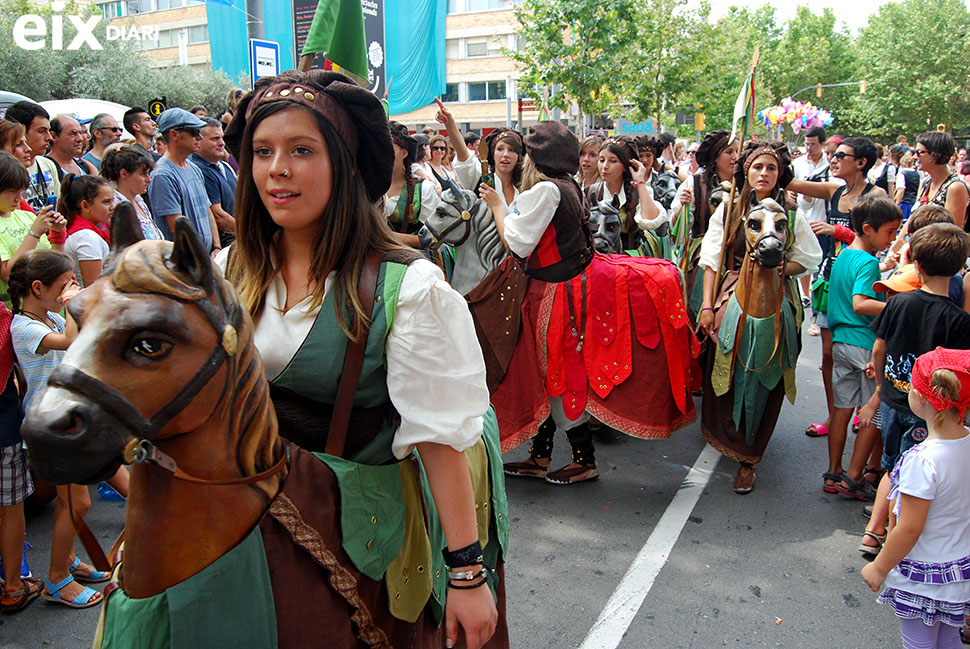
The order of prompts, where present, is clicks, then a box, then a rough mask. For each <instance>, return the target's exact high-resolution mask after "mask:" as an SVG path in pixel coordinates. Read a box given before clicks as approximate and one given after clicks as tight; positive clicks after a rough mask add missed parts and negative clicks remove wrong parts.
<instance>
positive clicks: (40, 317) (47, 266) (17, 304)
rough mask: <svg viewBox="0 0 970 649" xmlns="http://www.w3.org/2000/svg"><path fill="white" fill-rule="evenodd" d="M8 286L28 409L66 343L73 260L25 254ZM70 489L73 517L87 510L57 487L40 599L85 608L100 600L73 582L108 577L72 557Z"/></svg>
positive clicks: (81, 490) (78, 494) (79, 498)
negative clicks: (65, 311) (64, 311)
mask: <svg viewBox="0 0 970 649" xmlns="http://www.w3.org/2000/svg"><path fill="white" fill-rule="evenodd" d="M9 281H10V289H9V290H10V300H11V302H12V303H13V311H14V313H15V314H16V315H14V317H13V324H11V326H10V333H11V335H12V336H13V344H14V349H15V350H16V352H17V358H18V359H20V363H21V366H22V367H23V371H24V376H26V378H27V394H26V396H25V397H24V409H25V410H26V409H29V408H30V402H31V400H32V399H33V398H34V396H35V395H37V393H38V392H40V391H41V390H43V389H44V388H45V387H46V386H47V378H48V377H49V376H50V374H51V372H53V371H54V368H56V367H57V365H58V364H59V363H60V362H61V359H62V358H63V357H64V350H66V349H67V346H68V343H69V341H68V338H67V336H65V335H64V324H65V322H64V318H63V317H61V316H60V314H59V312H60V311H61V309H63V308H64V305H65V304H66V303H67V301H68V300H70V299H71V298H72V297H73V296H74V295H76V294H77V292H78V291H79V290H80V288H79V287H78V284H77V281H76V280H75V279H74V264H73V263H72V262H71V258H70V257H69V256H67V255H66V254H64V253H63V252H58V251H56V250H34V251H31V252H29V253H27V254H26V255H24V256H23V257H21V258H20V259H18V260H17V262H16V263H15V264H14V265H13V268H12V269H11V271H10V280H9ZM68 489H70V490H71V492H70V495H71V500H72V501H73V502H72V504H73V506H74V511H75V512H76V513H77V514H79V515H80V516H82V517H83V516H84V515H85V514H86V513H87V511H88V508H90V506H91V498H90V496H89V495H88V489H87V487H85V486H82V485H65V486H58V487H57V502H56V504H55V506H54V534H53V538H52V539H51V562H50V568H49V570H48V573H47V577H46V578H45V579H44V586H45V588H44V592H43V594H42V596H43V598H44V599H46V600H48V601H51V602H58V603H61V604H65V605H67V606H69V607H71V608H87V607H89V606H94V605H95V604H98V603H99V602H100V601H101V598H102V595H101V593H99V592H97V591H96V590H94V589H92V588H87V587H84V586H80V585H79V584H78V583H76V581H77V582H89V583H96V582H102V581H107V579H108V577H109V575H108V574H107V573H104V572H100V571H97V570H95V569H94V568H93V567H91V566H89V565H88V564H86V563H82V562H81V560H80V558H79V557H77V556H76V555H75V554H74V537H75V532H74V524H73V523H72V522H71V515H70V510H69V509H68V507H69V505H68ZM126 493H127V490H126Z"/></svg>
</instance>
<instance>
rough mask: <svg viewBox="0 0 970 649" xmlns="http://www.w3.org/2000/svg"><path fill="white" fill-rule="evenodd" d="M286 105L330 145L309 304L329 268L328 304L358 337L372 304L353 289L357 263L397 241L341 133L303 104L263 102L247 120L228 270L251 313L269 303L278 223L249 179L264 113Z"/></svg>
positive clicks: (319, 293)
mask: <svg viewBox="0 0 970 649" xmlns="http://www.w3.org/2000/svg"><path fill="white" fill-rule="evenodd" d="M306 85H311V84H309V83H307V84H306ZM290 108H297V109H299V110H306V111H308V112H309V113H310V114H311V115H313V116H314V118H315V119H316V123H317V127H318V128H319V129H320V133H321V135H322V136H323V139H324V141H325V142H326V143H327V148H328V149H329V151H330V161H331V165H332V168H333V192H332V194H331V196H330V201H329V203H328V204H327V207H326V209H325V210H324V213H323V216H322V217H321V218H320V220H319V222H318V224H317V236H316V239H315V241H314V245H313V252H312V257H311V259H310V276H309V277H308V279H309V280H310V281H311V282H312V283H313V285H314V289H313V300H312V307H313V308H317V307H319V306H320V305H321V304H322V303H323V297H324V287H325V283H326V279H327V277H328V276H330V274H331V273H333V274H334V281H333V291H334V300H333V303H334V309H335V311H336V312H337V320H338V322H339V323H340V328H341V329H342V330H343V331H344V333H345V334H347V336H348V337H349V338H350V339H351V340H357V338H358V337H359V336H360V335H361V333H362V332H363V327H365V326H367V325H368V324H369V322H370V306H371V305H366V308H365V305H364V304H362V303H361V300H360V295H359V294H358V291H357V285H358V282H359V279H360V272H361V268H363V266H364V263H365V262H366V260H367V257H368V254H369V253H370V252H371V251H374V250H380V251H385V250H391V249H394V248H400V247H401V246H399V245H398V244H397V243H396V242H395V240H394V238H393V235H392V234H391V231H390V228H389V227H388V225H387V221H386V220H385V219H384V216H383V215H382V214H381V213H380V212H379V211H378V209H377V206H376V205H375V204H374V203H373V202H371V201H370V200H369V199H368V196H367V192H366V189H365V187H364V183H363V180H362V178H361V174H360V173H359V171H358V169H357V168H356V165H355V163H354V160H353V158H352V157H351V155H350V152H349V151H348V149H347V147H346V145H345V144H344V143H343V140H342V139H341V138H340V136H339V135H337V133H336V132H335V131H334V129H333V127H332V126H331V125H330V123H329V122H328V121H327V120H326V119H325V118H324V117H323V116H322V115H320V114H318V113H316V112H314V111H311V110H310V109H308V108H306V107H304V106H302V105H300V104H296V103H294V102H287V101H274V102H269V103H265V104H261V105H260V106H258V107H257V108H256V110H255V111H254V112H253V114H252V116H251V117H250V118H249V119H248V121H247V123H246V128H245V130H244V132H243V138H242V146H241V150H240V158H239V177H238V185H237V189H236V220H237V222H238V227H237V228H236V242H235V245H234V246H233V254H232V255H230V258H229V264H228V268H227V273H226V276H227V277H228V278H229V281H230V282H232V283H233V285H234V286H235V287H236V290H237V291H238V292H239V296H240V301H241V302H242V303H243V304H244V305H245V306H246V308H247V309H248V310H249V312H250V314H251V315H252V316H253V317H254V318H255V317H258V316H259V314H260V313H261V312H262V310H263V307H264V306H265V304H266V291H267V290H269V287H270V284H271V283H272V282H273V278H274V277H275V276H276V273H277V269H276V268H275V267H274V265H273V259H274V258H275V257H276V253H277V249H276V246H277V242H276V237H277V234H278V233H279V231H280V229H281V228H280V226H279V225H277V224H276V223H275V222H274V221H273V219H272V217H270V214H269V211H268V210H267V209H266V206H265V205H264V204H263V201H262V199H261V198H260V197H259V190H258V188H257V187H256V183H255V181H254V180H253V133H254V132H255V130H256V127H257V126H258V125H259V124H260V123H261V122H262V121H263V120H264V119H266V118H267V117H269V116H270V115H274V114H276V113H278V112H281V111H284V110H287V109H290ZM344 304H349V306H351V307H352V309H353V312H354V314H356V318H355V319H354V320H353V322H352V323H351V322H349V321H348V320H349V318H348V314H347V311H346V309H344V308H343V305H344Z"/></svg>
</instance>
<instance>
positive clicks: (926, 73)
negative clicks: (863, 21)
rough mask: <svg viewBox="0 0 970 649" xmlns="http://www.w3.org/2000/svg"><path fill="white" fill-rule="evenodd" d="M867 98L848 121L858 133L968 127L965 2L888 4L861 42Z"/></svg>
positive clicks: (968, 18)
mask: <svg viewBox="0 0 970 649" xmlns="http://www.w3.org/2000/svg"><path fill="white" fill-rule="evenodd" d="M857 47H858V53H859V61H860V65H861V68H862V69H864V70H865V71H866V81H867V84H866V85H867V88H866V94H864V95H857V96H856V99H855V102H854V106H853V107H852V108H851V109H850V110H849V111H847V115H846V122H847V123H849V124H851V125H852V127H853V128H854V129H855V130H856V132H858V133H862V134H866V135H871V136H884V137H895V136H896V135H898V134H900V133H905V134H907V135H910V136H912V135H913V134H916V133H919V132H921V131H925V130H928V129H935V128H936V126H937V124H940V123H942V124H946V125H947V127H948V128H952V127H954V126H966V124H967V122H968V120H967V114H968V111H970V66H968V65H967V60H966V58H967V52H968V51H970V11H968V9H967V6H966V5H965V4H964V2H962V0H903V1H902V2H898V3H887V4H885V5H883V6H882V7H881V8H880V10H879V12H878V13H877V14H875V15H873V16H872V17H870V19H869V24H868V26H867V27H864V28H863V29H862V30H860V33H859V37H858V39H857Z"/></svg>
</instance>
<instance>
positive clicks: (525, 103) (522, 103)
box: [519, 99, 536, 113]
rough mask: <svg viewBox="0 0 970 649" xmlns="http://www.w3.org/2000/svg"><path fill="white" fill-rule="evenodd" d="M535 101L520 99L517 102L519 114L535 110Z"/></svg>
mask: <svg viewBox="0 0 970 649" xmlns="http://www.w3.org/2000/svg"><path fill="white" fill-rule="evenodd" d="M535 109H536V100H535V99H520V100H519V112H520V113H521V112H522V111H526V110H535Z"/></svg>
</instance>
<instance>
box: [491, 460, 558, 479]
mask: <svg viewBox="0 0 970 649" xmlns="http://www.w3.org/2000/svg"><path fill="white" fill-rule="evenodd" d="M502 470H503V471H505V475H511V476H518V477H520V478H540V479H541V478H545V477H546V475H547V474H548V473H549V465H548V464H547V465H546V466H542V465H541V464H539V462H537V461H536V459H535V458H534V457H530V458H529V459H527V460H524V461H522V462H506V463H505V464H503V465H502Z"/></svg>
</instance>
